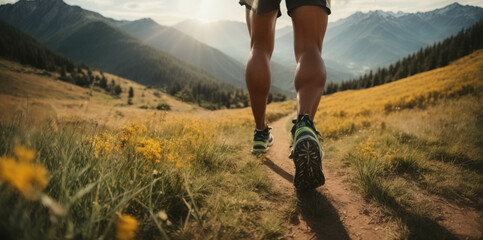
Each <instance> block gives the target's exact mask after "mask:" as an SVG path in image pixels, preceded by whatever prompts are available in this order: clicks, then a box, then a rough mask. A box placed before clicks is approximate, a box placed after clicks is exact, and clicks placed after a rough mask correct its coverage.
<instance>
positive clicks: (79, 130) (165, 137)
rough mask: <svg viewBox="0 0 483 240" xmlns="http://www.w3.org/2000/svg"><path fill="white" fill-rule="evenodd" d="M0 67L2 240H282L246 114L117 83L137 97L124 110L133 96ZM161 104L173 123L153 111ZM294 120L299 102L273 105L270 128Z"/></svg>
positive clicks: (7, 64)
mask: <svg viewBox="0 0 483 240" xmlns="http://www.w3.org/2000/svg"><path fill="white" fill-rule="evenodd" d="M2 67H3V70H4V71H2V73H1V74H2V75H3V77H4V78H3V79H5V80H3V81H2V82H1V83H0V84H1V86H2V89H3V91H2V92H1V94H0V98H1V99H2V103H5V104H2V105H3V106H2V112H5V113H6V114H5V115H3V118H2V121H1V124H0V134H1V135H0V142H1V143H0V146H1V148H0V156H2V157H1V161H0V163H1V164H0V169H1V171H0V175H1V179H2V181H0V191H1V197H0V202H1V204H2V206H9V207H8V208H2V209H1V210H0V219H3V220H2V221H0V229H1V231H0V232H1V234H2V239H39V238H42V239H58V238H62V239H72V238H75V239H98V238H99V239H112V238H114V237H117V238H119V239H130V238H131V237H132V236H134V235H133V234H134V233H136V237H137V238H139V239H167V238H176V239H192V238H214V239H220V238H221V239H230V238H266V237H269V238H270V236H281V235H283V231H282V222H281V221H279V219H278V218H277V217H276V216H273V215H271V214H266V211H270V210H273V209H272V208H273V207H271V206H270V205H269V204H268V200H267V199H269V198H273V195H274V194H275V195H276V193H275V192H274V191H275V190H273V189H272V187H271V185H270V183H269V180H268V178H267V176H266V174H265V172H264V169H263V168H262V167H261V162H259V161H258V160H257V158H256V157H253V156H250V155H247V153H248V146H249V144H250V140H251V134H252V131H253V129H252V126H251V125H252V124H251V121H252V120H251V119H252V117H251V110H250V109H239V110H220V111H215V112H211V111H206V110H202V109H200V108H199V107H195V106H192V105H189V104H185V103H182V102H178V101H177V100H175V99H173V98H171V97H169V96H167V95H165V94H164V93H162V92H159V91H158V90H155V89H148V88H145V87H143V86H141V85H138V84H136V83H133V82H130V81H128V80H125V79H119V81H122V86H123V87H125V88H128V87H129V86H133V87H134V91H135V97H134V98H133V103H134V104H132V105H128V104H126V102H127V101H126V100H127V93H125V94H121V96H120V97H112V96H110V95H107V94H104V93H102V92H101V91H98V90H96V89H85V88H80V87H77V86H74V85H70V84H66V83H63V82H60V81H56V80H53V79H52V78H51V77H49V76H46V75H45V74H44V73H43V72H37V71H36V70H35V69H31V68H28V67H22V66H19V65H17V64H14V63H11V62H8V61H2ZM30 81H32V82H33V84H27V83H29V82H30ZM26 86H28V87H26ZM141 93H142V94H141ZM25 95H28V96H29V97H28V100H26V98H25V97H24V96H25ZM124 95H125V96H124ZM123 99H124V100H123ZM159 101H165V102H166V103H168V104H169V105H170V106H171V107H172V111H159V110H156V108H155V107H156V104H157V102H159ZM143 105H147V106H148V107H143ZM293 111H294V102H293V101H292V102H285V103H274V104H270V106H269V108H268V114H267V117H268V119H269V120H270V121H275V120H277V119H278V118H280V117H282V116H285V115H287V114H289V113H292V112H293ZM26 156H27V157H26ZM247 156H248V157H247ZM27 229H28V231H26V230H27Z"/></svg>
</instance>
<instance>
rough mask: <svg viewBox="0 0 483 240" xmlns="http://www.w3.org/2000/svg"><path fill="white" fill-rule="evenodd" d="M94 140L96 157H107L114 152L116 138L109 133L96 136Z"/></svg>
mask: <svg viewBox="0 0 483 240" xmlns="http://www.w3.org/2000/svg"><path fill="white" fill-rule="evenodd" d="M92 140H93V141H92V144H93V146H94V152H95V153H96V156H106V155H109V154H111V153H112V150H114V146H115V144H114V138H113V137H112V136H111V135H109V134H108V133H107V132H104V133H103V134H101V135H99V136H95V137H94V138H93V139H92Z"/></svg>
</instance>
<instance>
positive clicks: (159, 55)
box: [0, 0, 221, 87]
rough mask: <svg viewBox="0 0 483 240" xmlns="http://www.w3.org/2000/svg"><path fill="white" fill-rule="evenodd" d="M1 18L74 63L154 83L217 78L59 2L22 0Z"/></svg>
mask: <svg viewBox="0 0 483 240" xmlns="http://www.w3.org/2000/svg"><path fill="white" fill-rule="evenodd" d="M0 19H1V20H4V21H6V22H8V23H9V24H11V25H13V26H14V27H17V28H18V29H20V30H22V31H23V32H25V33H27V34H29V35H31V36H32V37H34V38H35V39H37V40H38V41H40V42H41V43H43V44H45V45H46V46H47V47H49V48H51V49H53V50H54V51H57V52H59V53H61V54H63V55H65V56H67V57H69V58H71V59H73V60H75V61H81V62H83V63H85V64H88V65H90V66H92V67H95V68H98V69H100V70H103V71H106V72H111V73H114V74H116V75H119V76H121V77H124V78H128V79H132V80H134V81H137V82H140V83H143V84H147V85H153V86H158V87H163V86H167V85H169V84H172V83H173V82H176V81H177V82H212V83H214V82H221V81H220V80H219V79H217V78H216V77H214V76H213V75H211V74H210V73H208V72H206V71H204V70H202V69H200V68H197V67H195V66H192V65H189V64H187V63H185V62H183V61H181V60H179V59H178V58H176V57H173V56H171V55H169V54H167V53H164V52H161V51H158V50H156V49H153V48H151V47H149V46H147V45H145V44H144V43H143V42H141V41H140V40H139V39H137V38H135V37H133V36H131V35H129V34H128V33H126V32H124V31H122V30H121V29H120V28H119V27H118V26H116V25H115V24H114V23H116V21H115V20H113V19H109V18H105V17H103V16H102V15H100V14H98V13H95V12H91V11H87V10H84V9H82V8H80V7H77V6H70V5H67V4H65V3H64V2H63V1H62V0H33V1H26V0H21V1H18V2H16V3H15V4H6V5H2V6H0Z"/></svg>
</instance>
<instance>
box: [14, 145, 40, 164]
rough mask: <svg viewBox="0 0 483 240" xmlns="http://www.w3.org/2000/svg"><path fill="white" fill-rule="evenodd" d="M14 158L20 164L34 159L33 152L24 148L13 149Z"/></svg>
mask: <svg viewBox="0 0 483 240" xmlns="http://www.w3.org/2000/svg"><path fill="white" fill-rule="evenodd" d="M13 152H14V153H15V156H16V157H17V159H18V160H19V161H21V162H31V161H32V160H34V158H35V152H34V151H32V150H29V149H27V148H25V147H24V146H16V147H15V148H14V149H13Z"/></svg>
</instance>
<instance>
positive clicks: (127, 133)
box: [119, 123, 147, 148]
mask: <svg viewBox="0 0 483 240" xmlns="http://www.w3.org/2000/svg"><path fill="white" fill-rule="evenodd" d="M121 130H122V137H121V138H120V140H119V146H120V147H121V148H124V147H125V146H126V145H128V143H129V142H131V140H132V138H133V137H134V136H136V135H140V134H143V133H145V132H146V130H147V128H146V126H145V125H142V124H136V123H131V124H129V125H124V126H123V127H122V129H121Z"/></svg>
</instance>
